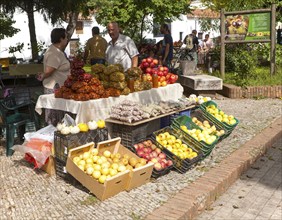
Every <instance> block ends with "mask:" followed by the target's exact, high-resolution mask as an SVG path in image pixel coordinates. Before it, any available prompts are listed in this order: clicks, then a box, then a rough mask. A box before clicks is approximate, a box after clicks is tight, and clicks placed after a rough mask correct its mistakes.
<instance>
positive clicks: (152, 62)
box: [139, 57, 178, 87]
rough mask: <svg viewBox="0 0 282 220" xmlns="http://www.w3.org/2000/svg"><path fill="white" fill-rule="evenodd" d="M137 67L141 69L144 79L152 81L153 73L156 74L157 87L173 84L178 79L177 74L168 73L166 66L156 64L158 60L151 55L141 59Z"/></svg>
mask: <svg viewBox="0 0 282 220" xmlns="http://www.w3.org/2000/svg"><path fill="white" fill-rule="evenodd" d="M139 67H140V69H141V70H142V71H143V80H144V81H148V82H152V80H153V75H157V76H158V86H159V87H161V86H166V85H167V84H173V83H175V82H176V81H177V79H178V75H175V74H173V73H170V72H169V69H168V68H167V67H165V66H161V65H158V60H157V59H153V58H151V57H149V58H146V59H143V60H142V62H141V64H140V66H139Z"/></svg>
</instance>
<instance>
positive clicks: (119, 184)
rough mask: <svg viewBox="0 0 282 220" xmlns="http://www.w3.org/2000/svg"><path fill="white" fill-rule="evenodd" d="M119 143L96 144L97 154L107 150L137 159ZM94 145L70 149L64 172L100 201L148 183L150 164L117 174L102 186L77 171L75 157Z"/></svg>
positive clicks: (151, 165) (150, 173)
mask: <svg viewBox="0 0 282 220" xmlns="http://www.w3.org/2000/svg"><path fill="white" fill-rule="evenodd" d="M120 141H121V139H120V138H115V139H111V140H108V141H103V142H100V143H98V144H97V149H98V150H99V154H103V152H104V151H105V150H109V151H110V152H111V153H120V154H121V155H123V154H128V155H129V156H130V157H136V158H139V157H138V156H137V155H135V154H134V153H132V152H131V151H130V150H128V149H126V148H125V147H124V146H122V145H120ZM94 145H95V144H94V143H93V142H91V143H88V144H85V145H82V146H80V147H77V148H73V149H71V150H70V151H69V155H68V158H67V165H66V170H67V172H68V173H70V174H71V175H72V176H73V177H74V178H75V179H77V180H78V181H79V182H80V183H81V184H82V185H83V186H85V187H86V188H87V189H88V190H89V191H90V192H91V193H93V194H94V195H95V196H96V197H97V198H98V199H100V200H101V201H103V200H105V199H107V198H109V197H112V196H114V195H116V194H118V193H119V192H121V191H124V190H131V189H133V188H135V187H138V186H140V185H142V184H144V183H146V182H149V181H150V177H151V175H152V171H153V164H151V163H150V164H147V165H145V166H143V167H140V168H136V169H134V170H133V171H129V170H126V171H124V172H122V173H118V174H117V175H116V176H113V177H112V178H110V179H107V180H106V181H105V183H104V184H101V183H99V182H98V181H97V180H95V179H94V178H93V177H91V176H89V175H87V174H86V173H85V172H83V171H82V170H81V169H79V167H78V166H77V165H76V164H75V163H74V162H73V161H72V159H73V158H74V157H75V156H76V155H79V154H82V153H84V152H87V151H90V150H92V149H93V148H94Z"/></svg>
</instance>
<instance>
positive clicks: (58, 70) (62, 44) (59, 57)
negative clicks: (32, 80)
mask: <svg viewBox="0 0 282 220" xmlns="http://www.w3.org/2000/svg"><path fill="white" fill-rule="evenodd" d="M51 43H52V44H51V45H50V47H49V48H48V49H47V51H46V53H45V55H44V59H43V70H44V71H43V73H39V75H38V79H39V80H41V81H43V87H44V93H45V94H52V93H54V92H55V90H56V89H58V88H59V87H61V86H63V85H64V82H65V80H66V79H67V77H68V75H70V62H69V60H68V59H67V57H66V55H65V53H64V50H65V48H66V46H67V44H68V39H67V34H66V30H65V29H64V28H54V29H53V30H52V31H51ZM62 115H63V112H62V111H58V110H52V109H46V110H45V121H46V122H47V123H48V124H53V125H56V124H57V123H58V121H59V120H61V119H62V117H63V116H62ZM60 116H62V117H60ZM58 119H59V120H58Z"/></svg>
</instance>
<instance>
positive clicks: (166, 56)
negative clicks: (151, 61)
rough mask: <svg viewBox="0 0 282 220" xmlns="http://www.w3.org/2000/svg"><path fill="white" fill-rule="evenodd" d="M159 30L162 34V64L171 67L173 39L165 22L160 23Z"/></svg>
mask: <svg viewBox="0 0 282 220" xmlns="http://www.w3.org/2000/svg"><path fill="white" fill-rule="evenodd" d="M160 32H161V33H162V34H163V35H164V38H163V41H162V65H163V66H167V67H168V68H171V61H172V58H173V40H172V37H171V34H170V30H169V28H168V25H167V24H162V25H161V28H160Z"/></svg>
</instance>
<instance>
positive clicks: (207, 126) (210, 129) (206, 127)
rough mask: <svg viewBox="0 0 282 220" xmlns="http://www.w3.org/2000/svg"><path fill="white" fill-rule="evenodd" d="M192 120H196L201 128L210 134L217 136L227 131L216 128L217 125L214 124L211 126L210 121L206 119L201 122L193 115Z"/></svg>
mask: <svg viewBox="0 0 282 220" xmlns="http://www.w3.org/2000/svg"><path fill="white" fill-rule="evenodd" d="M192 122H194V123H195V124H196V125H197V126H198V127H200V128H201V129H203V130H205V131H207V132H208V134H215V135H216V136H218V137H220V136H222V135H224V133H225V131H224V130H220V131H218V130H216V127H215V126H214V125H213V126H211V125H210V123H209V121H207V120H204V121H203V122H201V121H200V120H199V119H198V118H197V117H193V118H192Z"/></svg>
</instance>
